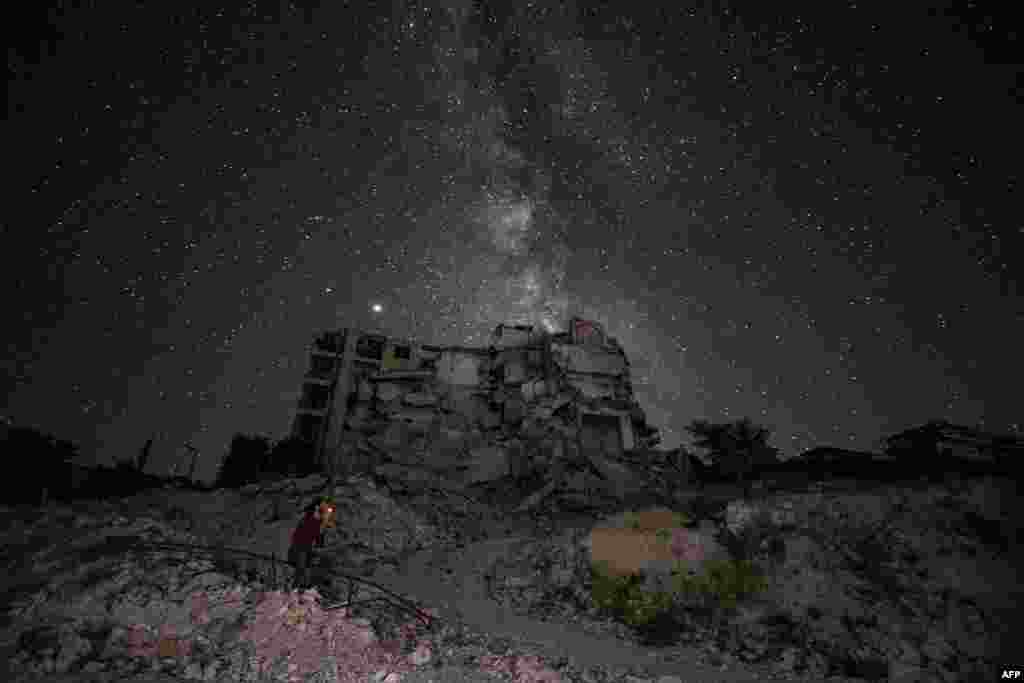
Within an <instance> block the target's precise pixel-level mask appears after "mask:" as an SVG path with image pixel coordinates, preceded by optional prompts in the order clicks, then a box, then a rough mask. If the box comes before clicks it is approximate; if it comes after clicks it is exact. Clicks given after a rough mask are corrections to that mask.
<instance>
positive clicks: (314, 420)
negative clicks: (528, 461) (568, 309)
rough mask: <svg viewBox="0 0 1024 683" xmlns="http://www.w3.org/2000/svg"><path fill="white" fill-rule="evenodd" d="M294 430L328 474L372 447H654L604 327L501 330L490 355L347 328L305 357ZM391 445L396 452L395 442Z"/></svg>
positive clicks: (576, 324)
mask: <svg viewBox="0 0 1024 683" xmlns="http://www.w3.org/2000/svg"><path fill="white" fill-rule="evenodd" d="M291 433H292V434H293V435H295V436H298V437H300V438H302V439H304V440H306V441H308V442H310V443H313V444H315V445H316V448H317V452H318V454H319V456H318V457H319V458H320V459H321V462H322V463H323V464H324V465H326V466H327V467H328V468H336V467H339V466H341V467H344V466H345V465H350V464H358V463H357V462H356V461H357V460H360V459H365V458H367V457H372V455H368V454H370V453H371V452H372V450H373V448H372V447H371V446H370V445H369V443H368V440H369V439H371V438H373V439H374V440H375V443H378V444H379V443H381V441H382V439H384V435H387V438H388V439H391V441H392V442H393V443H392V445H393V446H395V447H401V445H402V444H403V443H408V442H410V441H412V440H416V439H420V438H426V439H433V440H436V441H440V440H442V437H444V438H449V439H450V438H455V437H453V436H452V435H453V434H461V435H467V438H469V436H472V437H473V438H475V439H476V442H477V443H483V442H494V441H496V440H503V439H504V440H512V439H518V438H524V439H533V440H534V441H538V440H541V441H546V442H547V443H549V444H552V443H554V442H558V441H562V442H565V443H571V444H574V445H575V447H578V448H580V449H584V450H586V451H589V452H592V453H600V454H606V455H609V456H614V455H621V454H623V453H624V452H626V451H633V450H637V449H649V448H653V447H654V446H655V445H656V444H657V443H658V442H659V437H658V430H657V429H655V428H653V427H651V426H650V425H648V424H647V422H646V419H645V416H644V413H643V411H642V410H641V408H640V406H639V404H638V403H637V401H636V400H635V398H634V395H633V388H632V383H631V380H630V372H629V361H628V359H627V358H626V355H625V353H624V352H623V350H622V348H621V347H620V346H619V344H618V342H617V341H616V340H615V339H614V338H611V337H608V336H607V335H606V334H605V332H604V330H603V328H602V327H601V325H600V324H598V323H596V322H593V321H585V320H580V319H573V320H572V321H571V324H570V327H569V331H567V332H561V333H548V332H546V331H544V330H540V329H536V328H534V327H532V326H528V325H498V326H497V328H495V330H494V333H493V334H492V336H491V344H490V346H489V347H487V348H478V347H461V346H437V345H431V344H420V343H416V342H413V341H410V340H404V339H397V338H391V337H385V336H384V335H380V334H374V333H370V332H365V331H362V330H356V329H351V328H343V329H340V330H336V331H331V332H326V333H323V334H321V335H319V336H318V337H317V338H316V339H315V340H314V342H313V344H312V347H311V348H310V352H309V369H308V371H307V372H306V375H305V377H304V379H303V383H302V393H301V396H300V397H299V400H298V406H297V408H296V412H295V418H294V421H293V423H292V428H291ZM389 447H390V446H389Z"/></svg>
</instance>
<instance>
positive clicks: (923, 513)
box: [2, 474, 1024, 683]
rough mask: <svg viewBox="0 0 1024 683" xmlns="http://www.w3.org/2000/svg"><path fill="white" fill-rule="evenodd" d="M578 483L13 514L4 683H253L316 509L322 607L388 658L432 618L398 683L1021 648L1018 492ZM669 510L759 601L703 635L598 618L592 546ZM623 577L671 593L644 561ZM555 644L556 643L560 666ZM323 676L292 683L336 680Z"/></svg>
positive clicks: (301, 489)
mask: <svg viewBox="0 0 1024 683" xmlns="http://www.w3.org/2000/svg"><path fill="white" fill-rule="evenodd" d="M581 476H582V475H581ZM572 480H573V477H571V476H570V477H566V478H562V479H560V481H561V482H562V483H561V485H560V486H559V487H558V488H557V490H552V491H548V495H546V496H544V497H543V498H541V499H538V498H537V497H536V492H537V491H538V490H541V489H535V490H530V489H526V490H513V489H512V488H511V487H502V486H499V485H494V483H493V482H492V485H489V486H484V487H477V488H474V489H470V490H469V492H468V493H465V495H462V496H458V495H453V494H452V493H451V492H450V491H440V490H436V489H433V488H431V487H429V486H426V485H423V483H422V481H420V480H416V481H409V480H408V479H403V478H402V477H399V476H395V475H394V474H392V476H390V477H386V476H383V475H374V476H361V477H351V478H349V479H347V480H345V481H342V482H339V483H338V484H336V485H334V487H333V488H332V487H331V485H330V483H329V481H328V480H327V479H326V478H325V477H321V476H311V477H306V478H302V479H290V478H284V479H280V480H278V481H274V482H265V483H262V484H252V485H248V486H244V487H241V488H239V489H220V490H214V491H207V492H203V491H188V490H184V489H181V488H175V487H166V488H163V489H157V490H151V491H147V492H143V493H139V494H137V495H134V496H128V497H124V498H120V499H115V500H110V501H77V502H72V503H50V504H48V505H47V506H43V507H40V506H19V507H15V508H10V507H9V508H5V509H3V510H2V519H3V520H4V522H3V540H4V544H3V547H4V549H5V550H4V557H3V562H4V569H5V570H6V571H5V572H4V575H5V581H4V588H3V595H2V602H3V610H4V615H5V616H4V621H3V628H4V637H3V645H4V647H5V649H6V653H7V654H8V655H9V657H8V659H9V660H10V662H11V664H12V667H13V672H12V675H17V676H20V677H22V678H23V680H32V679H33V678H32V677H33V676H36V677H40V676H47V675H62V676H65V677H67V676H72V677H74V676H77V677H78V678H66V679H65V680H80V681H86V680H89V681H99V680H130V679H131V677H132V676H139V675H152V674H155V673H159V674H160V675H163V676H169V677H172V678H173V679H176V680H180V679H187V680H246V679H245V675H246V674H244V671H245V667H244V666H243V664H244V662H242V661H241V660H239V659H238V655H237V652H238V646H239V644H240V640H241V637H240V633H242V632H243V630H242V625H243V624H244V623H246V620H247V619H248V620H250V621H251V620H252V619H253V618H254V616H253V610H256V609H257V605H256V603H257V597H256V596H259V595H266V594H269V593H271V592H272V591H274V590H275V589H277V590H280V589H284V588H286V587H287V585H288V581H289V579H290V568H289V567H288V566H287V565H285V564H283V563H282V562H281V560H283V558H284V557H285V556H286V551H287V545H288V539H289V535H290V533H291V531H292V529H293V528H294V526H295V524H296V522H297V520H298V518H299V516H300V514H301V510H302V509H303V507H304V506H305V505H306V504H307V503H308V502H309V501H310V499H311V498H312V497H314V496H317V495H321V494H324V493H330V494H332V495H333V496H334V497H335V499H336V500H337V502H338V505H339V516H338V519H339V523H338V525H337V527H336V529H335V530H334V531H333V532H331V534H330V535H329V537H328V539H327V543H326V547H325V548H324V550H323V551H322V552H321V558H320V563H319V565H318V567H317V570H316V571H317V580H318V586H319V588H320V593H321V597H320V599H319V600H320V602H319V604H320V607H321V608H323V609H327V608H328V607H332V606H336V604H338V603H340V602H344V601H345V600H346V599H347V600H348V601H349V604H351V603H353V602H355V603H358V602H360V601H361V602H362V603H363V605H362V606H361V607H359V609H356V608H353V614H356V613H359V618H363V619H365V620H366V623H367V624H370V625H372V628H373V630H374V633H375V636H376V637H377V638H379V639H380V642H388V643H394V642H395V633H396V631H395V629H397V628H399V625H400V624H401V623H402V622H403V620H407V619H409V618H410V617H411V616H414V615H415V614H417V613H418V610H435V611H436V614H439V615H441V616H440V622H441V623H443V626H439V625H438V623H434V627H435V628H434V629H433V630H431V631H430V632H429V634H427V633H426V632H425V633H423V634H420V635H421V636H422V637H424V638H428V639H429V642H430V645H431V649H430V651H432V652H433V653H434V654H433V657H432V659H431V662H430V664H429V665H426V664H423V665H422V666H421V667H420V668H419V669H416V668H415V667H413V668H412V669H410V670H409V672H408V674H407V676H408V678H406V679H405V680H417V679H416V676H417V675H418V674H416V671H420V672H422V671H426V670H428V669H429V667H437V670H445V671H448V672H449V673H450V674H453V672H455V671H458V672H459V675H463V674H464V675H467V676H468V675H470V672H472V675H474V676H478V677H482V678H480V680H498V679H500V678H501V677H502V676H503V675H511V674H508V672H506V674H500V673H493V672H492V673H488V672H487V671H486V670H485V669H486V667H483V670H482V668H481V662H492V661H496V660H493V659H487V657H492V658H493V657H504V656H513V655H521V656H527V657H534V658H538V659H536V661H540V662H543V663H544V664H545V666H546V669H545V670H546V671H549V672H552V673H551V675H552V676H557V677H558V679H559V680H565V681H616V682H618V681H627V680H629V681H631V682H632V683H637V681H638V679H639V680H643V681H653V680H662V679H663V678H664V677H666V676H667V677H671V676H678V677H680V680H692V676H700V680H723V681H724V680H769V679H775V680H794V681H795V680H836V681H838V680H892V681H961V680H990V679H991V678H990V674H991V671H992V670H993V669H994V668H995V667H997V666H998V665H999V664H1000V663H1004V664H1005V662H1006V658H1007V657H1008V656H1009V653H1011V652H1012V650H1011V649H1010V648H1011V644H1012V643H1013V638H1012V634H1013V632H1014V630H1015V629H1020V628H1021V627H1024V623H1022V620H1021V617H1020V615H1021V614H1022V611H1021V609H1020V607H1021V598H1022V592H1021V589H1020V582H1019V581H1018V580H1017V576H1019V575H1020V569H1021V559H1022V555H1021V541H1022V540H1024V534H1022V530H1021V520H1022V519H1024V516H1022V515H1021V513H1022V512H1024V511H1022V510H1021V509H1020V507H1021V503H1020V496H1019V492H1018V490H1017V483H1016V482H1015V481H1013V480H1009V479H1005V478H997V477H974V478H966V479H961V480H951V481H949V482H943V483H928V482H914V483H909V482H905V483H902V484H894V483H891V482H890V483H882V482H875V483H871V482H856V481H846V482H843V481H838V482H832V483H830V484H827V485H825V484H817V485H810V486H808V487H806V488H804V489H801V490H790V491H768V492H761V493H760V494H758V495H756V496H755V497H754V498H752V499H751V500H749V501H743V500H741V499H738V498H737V497H735V496H732V497H730V496H722V497H717V498H716V497H714V496H710V495H703V494H701V493H699V492H697V491H689V492H685V491H684V492H680V493H679V494H678V495H677V496H675V497H674V498H673V499H671V500H666V499H665V498H664V497H663V496H660V495H659V496H655V495H650V496H647V497H646V499H645V497H644V496H642V495H640V494H639V493H637V494H633V495H632V497H627V498H623V499H613V498H612V497H608V498H606V499H601V500H598V501H596V502H595V503H594V505H592V506H591V507H589V508H586V509H584V508H582V507H581V506H580V504H579V492H578V491H576V489H574V488H573V487H572V486H571V485H570V484H568V483H567V482H571V481H572ZM417 482H418V485H416V484H417ZM541 488H544V487H543V486H542V487H541ZM599 498H600V497H599ZM602 500H603V502H602ZM527 502H529V504H528V505H524V504H525V503H527ZM659 509H661V510H671V511H678V512H684V513H686V515H687V517H688V518H689V520H690V525H689V527H688V529H687V533H688V534H689V537H690V540H691V541H692V542H694V543H700V544H701V547H703V548H705V549H706V550H707V551H708V557H711V556H716V557H721V556H725V557H732V558H741V557H742V558H746V559H749V560H751V561H753V562H756V563H757V565H758V566H759V567H760V568H761V569H762V570H763V571H764V573H765V575H766V576H767V578H768V588H767V590H765V591H764V592H762V593H761V594H758V595H756V596H751V597H750V598H749V599H744V600H742V601H740V603H739V604H738V605H737V606H736V608H734V609H730V610H720V611H719V612H718V613H717V614H715V615H713V616H712V615H710V614H708V613H707V612H706V611H704V610H700V609H691V610H688V611H687V610H683V611H682V612H681V613H680V614H679V615H677V617H678V618H677V619H675V620H673V622H672V623H671V624H668V625H665V626H664V629H663V632H661V633H652V632H641V631H638V630H636V629H632V628H630V627H627V626H626V625H625V624H624V623H622V622H621V620H618V619H617V618H615V616H614V615H611V614H609V613H607V611H605V610H602V609H601V608H600V607H599V606H598V605H597V604H596V603H595V601H594V599H593V595H592V588H593V575H592V572H591V560H592V559H594V558H595V557H597V555H598V553H602V554H604V555H603V556H606V555H607V554H608V553H612V554H614V553H615V552H616V550H615V548H614V546H607V547H602V546H601V545H600V543H599V542H598V541H599V539H600V538H603V536H598V533H597V532H598V531H601V530H604V529H609V528H612V529H617V530H618V532H620V533H619V536H623V535H624V534H625V535H628V534H629V533H633V532H630V531H628V530H626V529H625V527H624V519H625V518H626V517H628V515H627V513H632V512H633V511H642V510H653V511H656V510H659ZM517 510H520V512H516V511H517ZM635 533H642V530H636V532H635ZM613 559H614V558H613ZM623 561H625V562H631V561H639V562H641V565H640V566H641V567H644V568H645V569H649V570H650V571H649V573H650V574H651V575H652V576H653V575H655V574H656V573H657V570H656V562H654V561H653V560H652V562H651V563H650V564H649V565H643V564H642V562H643V558H635V557H627V558H623ZM698 565H699V563H698ZM695 568H696V569H697V570H699V566H696V567H695ZM360 581H364V582H367V583H362V584H361V583H359V582H360ZM371 584H372V585H371ZM381 589H387V590H390V593H391V594H390V595H388V594H386V593H384V592H382V590H381ZM197 590H202V591H206V592H209V593H211V594H218V595H220V594H225V593H228V592H230V591H234V594H238V595H244V596H247V597H245V598H243V599H240V600H239V602H238V603H237V607H236V608H235V610H234V611H233V612H232V613H231V614H225V615H224V616H223V617H222V618H220V619H214V620H213V622H211V623H207V624H196V623H193V620H192V619H190V616H189V615H190V614H191V612H190V608H189V603H188V601H189V599H190V597H189V596H193V595H194V594H195V593H196V591H197ZM359 610H362V611H361V612H359ZM133 628H134V629H136V630H135V631H133V630H131V629H133ZM168 628H170V629H171V631H169V632H168V631H167V629H168ZM139 629H142V630H144V631H145V632H146V633H149V634H150V637H151V639H152V649H151V650H150V651H148V652H149V654H148V655H146V654H141V655H140V654H139V653H138V652H136V653H135V655H134V656H132V655H131V647H130V646H129V645H128V644H126V639H128V638H129V636H130V635H131V634H132V633H138V632H139ZM168 633H171V634H172V635H168ZM551 633H558V634H563V635H562V636H561V637H560V638H559V639H557V640H556V641H555V642H552V639H551V638H548V637H547V636H548V635H550V634H551ZM161 634H162V635H161ZM186 644H188V645H186ZM395 647H396V652H398V650H399V649H398V646H397V645H396V646H395ZM422 647H423V646H422V645H421V646H419V649H416V650H409V651H404V650H403V651H402V652H401V654H402V656H404V657H412V656H413V652H414V651H415V652H421V651H422ZM595 648H596V649H595ZM232 652H234V653H236V654H234V655H232V654H231V653H232ZM598 652H599V653H600V655H599V656H598V655H597V654H595V653H598ZM154 653H157V654H154ZM282 656H283V657H284V658H285V659H287V654H284V655H282ZM232 657H234V659H232ZM403 661H404V660H403ZM530 661H535V660H530ZM423 667H428V668H426V669H424V668H423ZM286 669H287V667H285V673H282V674H280V675H281V676H284V678H281V679H280V680H287V675H286V673H287V672H286ZM513 674H514V672H513ZM331 675H333V676H334V677H333V678H331V677H330V676H329V675H328V673H324V672H320V673H317V674H316V676H319V678H317V677H316V676H313V675H312V674H310V675H309V676H307V677H306V678H305V679H302V680H336V681H344V680H345V679H344V678H343V677H341V678H339V677H338V676H339V675H340V674H339V673H338V672H337V671H336V672H335V673H334V674H331ZM453 675H454V674H453ZM517 675H519V676H520V679H522V676H523V675H525V674H522V673H520V674H517ZM324 676H328V677H327V678H324ZM495 676H497V678H495ZM688 676H689V678H688ZM513 678H515V676H514V675H513ZM506 679H507V678H506ZM11 680H14V679H13V678H12V679H11ZM453 680H454V679H453ZM522 680H525V679H522ZM551 680H555V679H554V678H552V679H551Z"/></svg>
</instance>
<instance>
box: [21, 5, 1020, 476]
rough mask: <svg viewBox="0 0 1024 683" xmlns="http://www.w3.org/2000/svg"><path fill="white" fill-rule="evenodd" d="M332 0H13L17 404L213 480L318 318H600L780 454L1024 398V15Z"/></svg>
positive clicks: (284, 410) (474, 337)
mask: <svg viewBox="0 0 1024 683" xmlns="http://www.w3.org/2000/svg"><path fill="white" fill-rule="evenodd" d="M323 5H324V6H323V7H319V6H317V5H315V4H314V3H300V4H275V3H264V2H256V1H253V2H250V3H245V4H243V3H231V2H229V3H221V4H213V3H202V4H199V3H196V4H195V5H192V4H190V3H153V4H149V3H142V2H132V3H128V2H122V1H121V0H110V1H109V2H105V3H101V6H102V9H89V8H78V9H73V8H68V7H51V8H47V7H45V6H44V5H43V4H38V5H33V7H37V9H35V10H33V11H35V12H36V15H35V18H34V21H28V22H26V23H24V24H20V25H18V26H17V27H9V29H8V30H9V31H11V30H16V34H15V35H12V36H10V37H9V40H8V45H10V46H12V47H11V48H9V51H8V117H7V125H6V126H5V128H6V131H7V133H8V135H7V136H6V138H7V144H6V149H7V150H8V158H9V159H11V160H15V163H14V167H15V168H14V169H13V173H12V174H9V175H8V180H7V181H6V185H7V188H6V189H7V192H6V193H5V195H6V196H5V200H6V201H5V205H6V207H5V208H6V209H7V212H6V213H7V217H6V219H5V220H4V244H5V246H4V248H3V250H2V258H3V271H4V273H5V276H6V280H7V289H8V295H7V296H6V297H5V299H6V300H7V301H8V302H9V305H10V304H11V303H13V308H14V313H13V314H12V316H11V317H12V318H13V320H14V321H15V324H14V325H12V326H10V327H7V326H5V330H4V337H5V340H6V344H7V354H6V355H5V358H4V360H5V365H4V369H5V372H4V373H3V380H4V387H3V388H4V395H5V397H6V399H7V400H6V407H5V411H4V414H5V416H6V417H8V418H9V419H11V420H14V421H15V422H17V423H20V424H27V425H33V426H37V427H39V428H41V429H44V430H46V431H49V432H51V433H54V434H55V435H57V436H59V437H61V438H66V439H71V440H74V441H76V442H78V443H79V444H81V445H82V449H83V454H84V457H86V458H87V459H92V460H95V461H96V462H110V461H112V459H116V458H123V457H128V456H131V455H134V454H135V453H136V452H138V450H139V448H140V447H141V446H142V444H143V442H145V440H146V439H147V438H148V437H150V436H152V437H154V439H155V442H154V446H153V455H152V460H151V463H152V469H153V470H154V471H161V472H167V471H169V470H170V469H171V468H172V467H173V466H174V465H175V463H176V462H178V461H179V458H178V455H179V454H180V453H181V452H182V447H183V445H184V444H185V443H191V444H193V445H195V446H196V447H197V448H198V449H199V452H200V453H201V454H202V459H201V461H200V465H199V470H198V472H197V474H198V476H199V477H200V478H203V479H209V478H212V477H213V476H214V473H215V471H216V467H217V465H218V463H219V462H220V460H221V458H222V457H223V455H224V452H225V450H226V446H227V443H228V441H229V440H230V438H231V435H232V434H234V433H236V432H244V433H262V434H267V435H269V436H271V437H272V438H275V439H276V438H280V437H281V436H283V435H284V434H285V433H286V431H287V429H288V427H289V425H290V422H291V417H292V411H293V409H294V405H295V400H296V398H297V392H298V389H299V386H300V383H301V376H302V374H303V372H304V370H305V364H306V348H307V346H308V344H309V342H310V340H311V338H312V336H313V335H314V333H315V332H317V331H319V330H322V329H329V328H332V327H342V326H358V327H363V328H370V329H377V330H381V331H383V332H385V333H387V334H392V335H397V336H403V337H410V338H413V339H417V340H421V341H425V342H433V343H441V344H471V345H478V344H479V345H483V344H486V341H487V337H488V335H489V334H490V332H491V331H492V330H493V329H494V327H495V326H496V325H497V324H498V323H501V322H530V323H533V324H537V325H542V326H544V327H546V328H548V329H552V330H554V329H562V326H564V325H565V322H566V320H567V318H568V317H569V316H570V315H582V316H584V317H587V318H590V319H594V320H598V321H600V322H602V323H603V324H604V325H605V326H606V328H607V329H608V331H609V333H610V334H612V335H613V336H615V337H617V338H618V339H619V340H620V342H621V343H622V344H623V346H624V348H625V349H626V351H627V353H628V354H629V357H630V360H631V363H632V366H633V374H634V385H635V390H636V393H637V396H638V398H639V400H640V402H641V404H642V405H643V407H644V408H645V410H646V412H647V415H648V420H649V421H650V422H651V423H652V424H654V425H656V426H658V427H660V428H661V430H662V436H663V445H665V446H668V447H672V446H675V445H678V444H680V443H687V442H688V440H689V437H688V435H687V434H686V433H685V431H684V429H683V427H684V426H685V425H686V424H688V423H689V422H690V421H691V420H693V419H695V418H707V419H711V420H728V419H737V418H740V417H743V416H749V417H751V418H752V419H753V420H755V421H756V422H758V423H760V424H764V425H766V426H769V427H770V428H771V429H772V430H773V431H772V437H771V439H770V442H771V443H772V444H773V445H774V446H776V447H778V448H780V449H781V452H782V454H783V456H784V457H788V456H791V455H795V454H796V453H799V452H801V451H803V450H806V449H807V448H810V447H813V446H819V445H834V446H840V447H848V448H861V449H870V448H873V447H875V445H876V444H877V442H878V439H879V438H880V437H882V436H884V435H886V434H890V433H893V432H895V431H897V430H900V429H903V428H906V427H909V426H913V425H915V424H918V423H920V422H923V421H926V420H928V419H931V418H945V419H949V420H952V421H954V422H960V423H966V424H972V425H979V426H982V427H984V428H987V429H992V430H995V431H1003V432H1006V431H1014V430H1020V429H1021V427H1022V416H1021V411H1020V404H1019V401H1015V400H1011V398H1010V396H1011V394H1010V391H1009V384H1010V381H1011V378H1012V377H1013V376H1019V375H1020V363H1019V361H1018V349H1019V348H1021V347H1022V346H1024V345H1022V343H1021V342H1022V334H1021V331H1022V322H1024V309H1022V306H1021V299H1020V294H1019V284H1020V273H1019V271H1017V272H1015V268H1014V266H1013V263H1014V261H1015V260H1016V259H1015V258H1014V255H1016V254H1019V253H1020V252H1021V247H1022V242H1024V239H1022V238H1024V235H1022V228H1021V227H1020V226H1021V222H1020V217H1019V210H1018V206H1017V204H1018V202H1017V201H1015V200H1018V199H1019V184H1018V181H1019V176H1018V166H1017V164H1016V163H1015V162H1016V161H1017V157H1018V156H1019V150H1020V128H1019V123H1018V121H1019V120H1021V118H1022V113H1021V107H1020V104H1019V102H1020V101H1021V99H1022V98H1021V70H1020V65H1019V64H1016V63H1013V61H1012V60H1013V59H1014V57H1013V55H1016V54H1020V50H1019V48H1018V46H1017V45H1016V35H1015V34H1013V33H1012V32H1011V30H1012V29H1011V27H1012V26H1014V24H1013V23H1012V22H1010V21H1009V15H1006V16H999V15H998V14H992V13H991V12H990V11H988V10H987V9H986V8H984V7H982V6H980V5H978V4H976V3H962V4H957V3H886V4H882V3H878V2H874V3H855V2H850V3H818V4H817V5H820V6H826V5H827V7H826V8H825V9H814V8H813V6H810V5H809V4H808V3H790V6H791V7H792V9H787V3H781V4H780V3H772V4H770V5H768V4H766V3H738V5H740V6H738V7H733V6H730V5H729V4H724V3H716V4H715V5H714V7H708V6H707V5H708V3H692V2H685V1H683V2H673V3H654V2H652V3H648V4H645V3H636V2H634V3H627V2H604V3H602V2H586V3H584V2H577V3H575V4H574V3H571V2H560V3H556V2H549V1H547V0H543V1H542V0H538V1H537V2H509V3H490V4H488V5H486V6H484V5H481V4H480V3H478V2H473V1H472V0H429V1H422V2H416V1H410V2H391V3H374V2H358V3H356V2H352V3H345V2H332V3H323ZM904 5H909V6H908V7H904ZM897 6H898V7H899V9H895V7H897ZM669 7H670V9H669ZM1006 11H1007V12H1008V11H1009V10H1006ZM1018 383H1019V382H1018Z"/></svg>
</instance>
